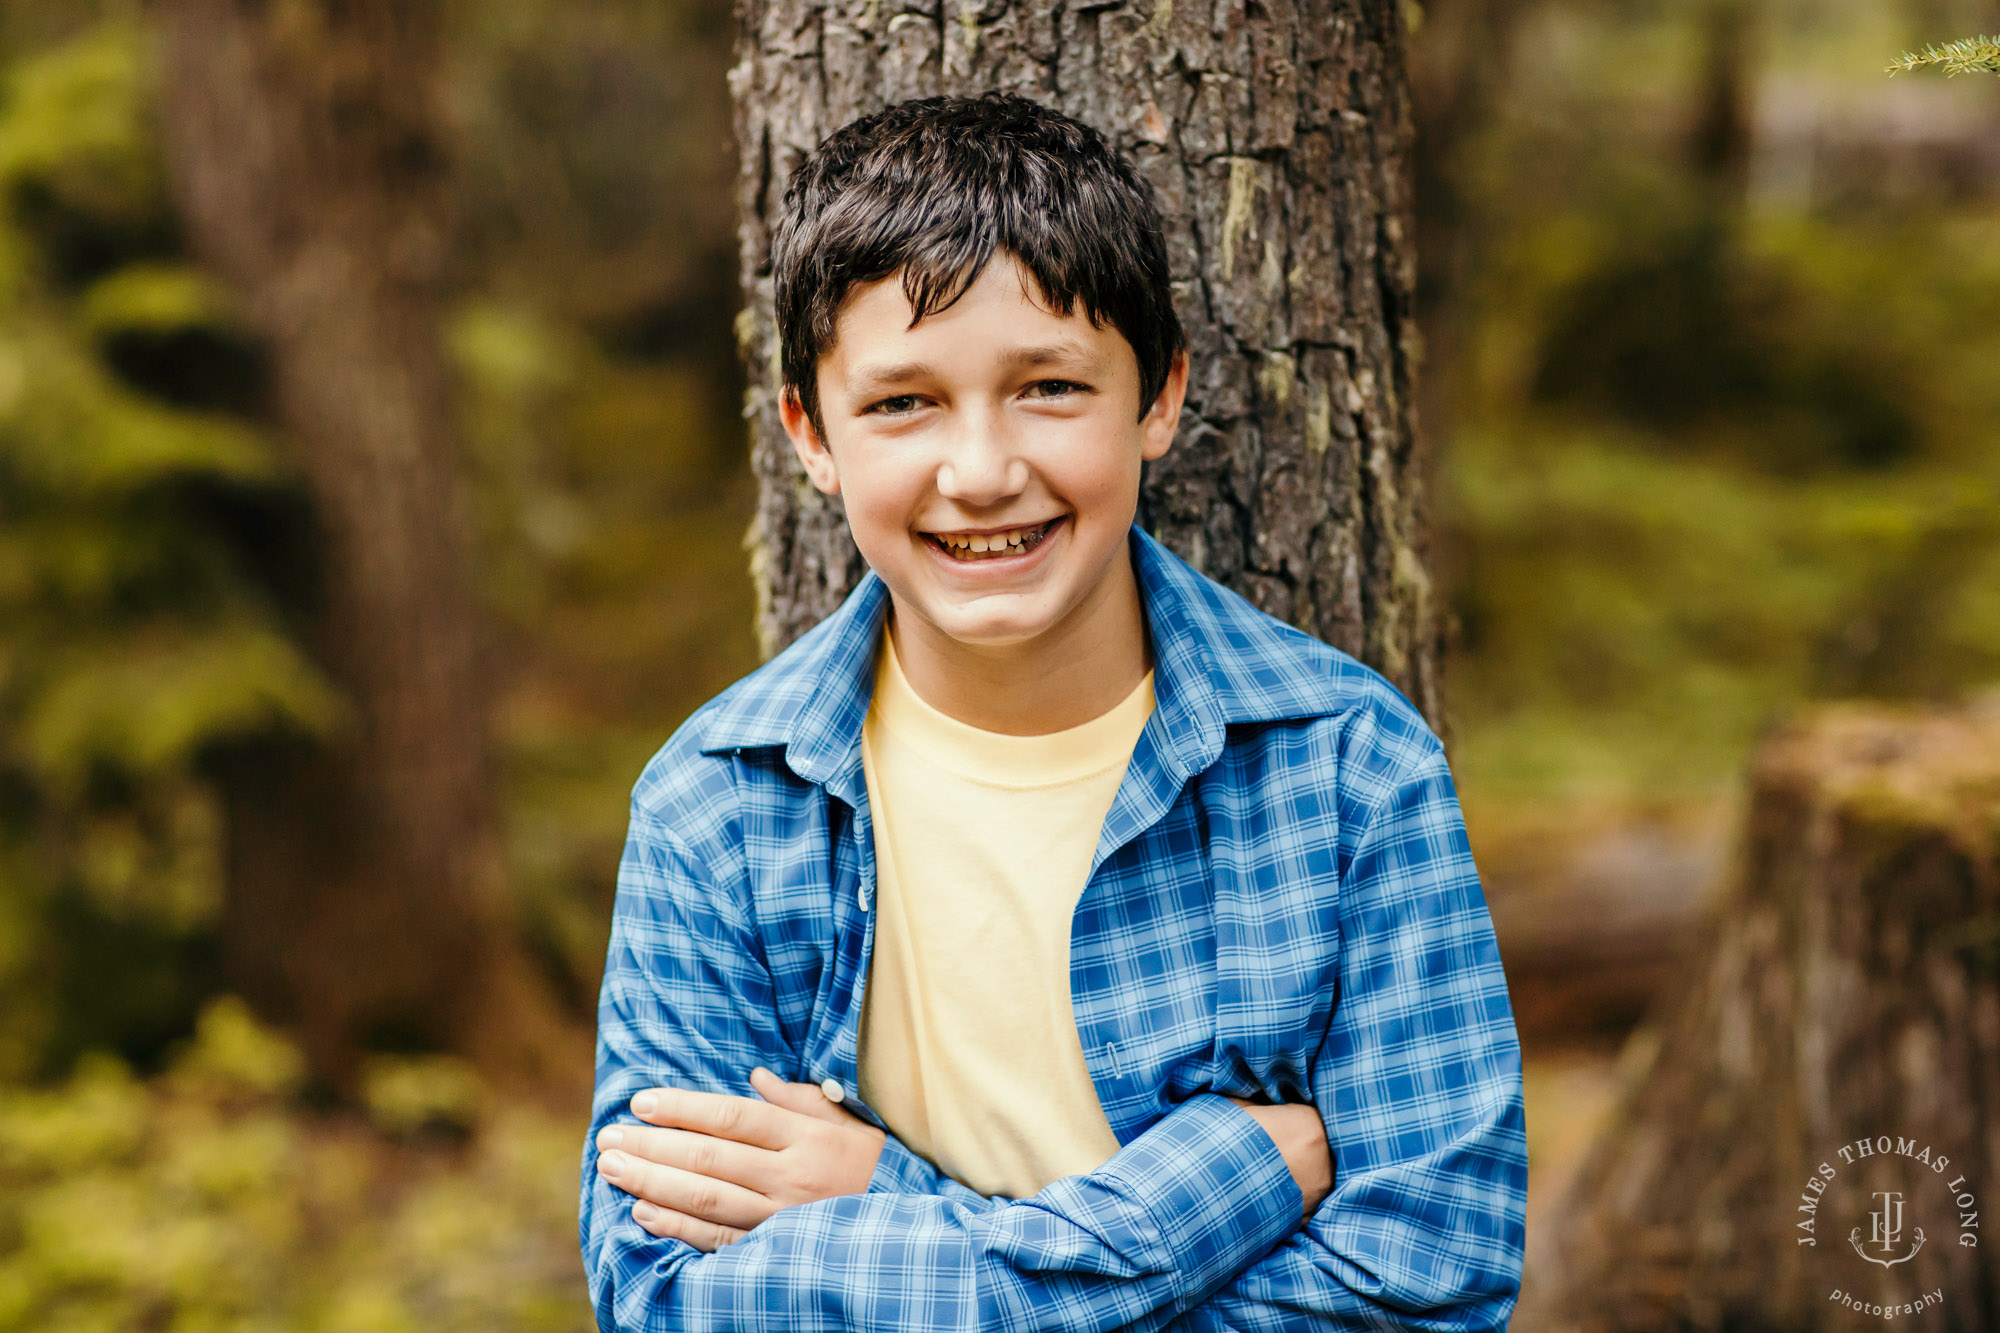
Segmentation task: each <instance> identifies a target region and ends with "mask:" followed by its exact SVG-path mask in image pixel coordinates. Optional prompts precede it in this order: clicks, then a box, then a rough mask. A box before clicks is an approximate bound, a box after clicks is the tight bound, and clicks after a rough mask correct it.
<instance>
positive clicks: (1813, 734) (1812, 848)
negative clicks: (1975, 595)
mask: <svg viewBox="0 0 2000 1333" xmlns="http://www.w3.org/2000/svg"><path fill="white" fill-rule="evenodd" d="M1632 1042H1633V1045H1632V1046H1631V1047H1629V1048H1628V1050H1627V1053H1626V1055H1627V1058H1626V1061H1625V1065H1626V1068H1627V1070H1628V1081H1627V1084H1626V1091H1625V1093H1624V1095H1623V1097H1622V1100H1621V1104H1620V1106H1619V1109H1618V1110H1617V1111H1616V1112H1615V1113H1614V1114H1613V1115H1612V1116H1611V1117H1610V1118H1609V1120H1608V1122H1607V1124H1606V1127H1605V1129H1604V1130H1603V1131H1602V1133H1601V1135H1600V1137H1599V1138H1598V1140H1597V1141H1596V1143H1595V1144H1594V1145H1593V1147H1592V1148H1591V1150H1590V1152H1589V1153H1588V1154H1587V1155H1586V1158H1585V1161H1584V1163H1583V1165H1582V1166H1581V1168H1580V1169H1579V1170H1578V1172H1577V1175H1576V1177H1575V1179H1574V1182H1573V1184H1572V1185H1571V1188H1570V1189H1569V1191H1568V1192H1567V1194H1566V1196H1565V1197H1564V1198H1563V1199H1562V1200H1561V1201H1560V1202H1558V1203H1557V1205H1556V1206H1555V1208H1554V1209H1553V1210H1552V1214H1551V1221H1550V1224H1549V1225H1548V1226H1547V1227H1546V1228H1544V1229H1543V1233H1542V1234H1541V1235H1540V1236H1538V1237H1536V1238H1534V1240H1533V1241H1531V1252H1530V1261H1529V1274H1528V1286H1527V1289H1526V1290H1525V1291H1524V1293H1523V1300H1522V1305H1521V1309H1520V1311H1519V1313H1518V1315H1517V1318H1516V1322H1515V1327H1517V1328H1519V1329H1522V1330H1524V1333H1545V1331H1547V1333H1555V1331H1557V1330H1569V1331H1573V1333H1654V1331H1656V1330H1676V1331H1677V1333H1695V1331H1696V1330H1704V1331H1707V1330H1712V1331H1714V1333H1722V1331H1723V1330H1730V1331H1731V1333H1735V1331H1738V1330H1760V1331H1763V1330H1769V1331H1771V1333H1779V1331H1784V1333H1789V1331H1791V1330H1818V1329H1833V1328H1840V1329H1852V1328H1866V1327H1873V1326H1875V1325H1876V1324H1877V1323H1880V1322H1888V1321H1890V1320H1893V1319H1899V1318H1919V1319H1921V1321H1922V1325H1921V1326H1922V1327H1923V1328H1924V1329H1927V1330H1931V1331H1932V1333H1945V1331H1947V1330H1949V1331H1950V1333H1987V1331H1990V1330H1995V1329H2000V1262H1996V1261H1997V1260H2000V1255H1996V1250H1995V1248H1994V1247H1995V1246H2000V1238H1996V1237H1990V1236H1988V1235H1987V1234H1986V1230H1987V1228H1985V1227H1984V1226H1982V1216H1981V1215H1982V1214H1983V1213H1985V1212H1986V1211H1987V1208H1986V1201H1987V1200H1988V1199H1989V1198H1995V1197H2000V1195H1995V1193H1994V1191H1996V1190H2000V1169H1996V1168H2000V707H1987V708H1983V709H1972V710H1965V711H1959V712H1942V711H1933V712H1927V713H1915V712H1893V711H1889V710H1886V709H1880V708H1875V709H1864V708H1859V707H1852V706H1847V707H1836V708H1827V709H1823V710H1820V711H1817V712H1814V713H1812V714H1810V715H1808V716H1805V717H1803V718H1801V719H1799V720H1797V721H1796V722H1794V723H1792V724H1790V725H1788V726H1786V727H1784V728H1782V729H1780V730H1778V731H1777V732H1776V733H1775V734H1773V735H1772V736H1770V737H1769V738H1768V739H1767V741H1766V742H1765V744H1764V745H1763V746H1762V747H1761V748H1760V751H1759V754H1758V757H1757V759H1756V761H1755V768H1754V787H1753V792H1752V797H1751V807H1750V812H1749V815H1748V818H1747V820H1746V823H1745V832H1744V835H1743V843H1742V847H1741V849H1740V852H1739V855H1738V858H1737V864H1736V867H1735V870H1734V873H1733V876H1732V884H1731V886H1730V889H1729V891H1728V892H1727V893H1725V894H1724V895H1723V896H1722V897H1721V898H1720V900H1719V905H1718V910H1717V911H1716V912H1715V913H1714V915H1713V916H1712V918H1711V919H1710V920H1709V921H1708V922H1707V923H1706V924H1705V927H1704V930H1703V941H1702V943H1701V944H1700V945H1699V946H1698V947H1697V950H1696V952H1695V953H1694V955H1693V956H1692V958H1691V960H1690V964H1689V966H1688V968H1687V969H1686V971H1685V972H1684V973H1683V975H1682V978H1681V979H1680V981H1679V982H1678V983H1677V984H1676V985H1675V986H1674V987H1672V988H1670V990H1669V991H1668V992H1667V994H1666V995H1665V996H1663V1002H1662V1005H1661V1006H1660V1008H1659V1009H1657V1010H1656V1011H1655V1014H1654V1017H1653V1018H1652V1019H1651V1020H1650V1021H1649V1022H1648V1023H1647V1024H1646V1025H1645V1026H1644V1027H1642V1028H1641V1029H1640V1031H1639V1032H1638V1033H1636V1034H1635V1035H1634V1037H1633V1038H1632ZM1857 1309H1858V1310H1859V1311H1860V1313H1859V1314H1857Z"/></svg>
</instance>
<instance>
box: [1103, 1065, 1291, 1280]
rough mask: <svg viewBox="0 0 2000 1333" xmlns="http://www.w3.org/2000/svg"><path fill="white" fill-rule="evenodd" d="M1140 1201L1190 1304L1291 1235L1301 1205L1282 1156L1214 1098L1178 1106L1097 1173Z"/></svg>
mask: <svg viewBox="0 0 2000 1333" xmlns="http://www.w3.org/2000/svg"><path fill="white" fill-rule="evenodd" d="M1097 1174H1099V1175H1100V1176H1110V1177H1113V1178H1115V1179H1116V1180H1118V1181H1120V1182H1121V1183H1123V1184H1124V1185H1126V1186H1127V1187H1128V1188H1129V1189H1130V1190H1131V1193H1132V1197H1134V1198H1136V1199H1139V1200H1142V1201H1143V1202H1144V1204H1145V1206H1146V1208H1147V1211H1149V1212H1150V1213H1151V1214H1152V1217H1153V1222H1154V1224H1155V1225H1156V1226H1157V1227H1158V1228H1159V1230H1160V1234H1161V1235H1162V1236H1164V1237H1165V1238H1166V1241H1167V1244H1168V1245H1169V1246H1170V1247H1171V1248H1172V1249H1173V1251H1174V1254H1175V1256H1176V1258H1177V1259H1178V1260H1179V1268H1180V1272H1181V1274H1182V1279H1183V1280H1182V1283H1181V1290H1182V1291H1183V1292H1185V1293H1188V1294H1190V1295H1191V1296H1192V1298H1193V1299H1192V1300H1190V1301H1188V1302H1187V1303H1188V1304H1190V1305H1192V1304H1198V1303H1199V1302H1200V1301H1202V1300H1205V1299H1206V1298H1207V1296H1208V1294H1209V1293H1211V1292H1213V1291H1215V1290H1217V1289H1219V1288H1220V1287H1221V1286H1222V1285H1223V1284H1224V1283H1226V1282H1228V1281H1229V1280H1230V1279H1231V1278H1233V1277H1234V1276H1235V1275H1236V1274H1237V1273H1239V1272H1241V1271H1242V1270H1243V1269H1245V1268H1247V1267H1248V1266H1249V1265H1250V1264H1251V1263H1252V1262H1254V1261H1255V1260H1257V1259H1259V1258H1261V1257H1262V1256H1263V1255H1264V1254H1265V1253H1266V1252H1267V1251H1268V1250H1270V1249H1271V1247H1272V1246H1274V1245H1276V1244H1277V1243H1278V1242H1279V1241H1281V1240H1283V1239H1284V1238H1285V1237H1286V1236H1289V1235H1290V1234H1291V1233H1292V1232H1294V1231H1296V1230H1297V1229H1298V1227H1299V1221H1300V1217H1301V1215H1302V1212H1303V1209H1304V1203H1305V1200H1304V1198H1303V1196H1301V1194H1300V1193H1299V1186H1298V1182H1297V1181H1296V1180H1294V1179H1293V1178H1292V1169H1291V1168H1290V1167H1288V1166H1286V1165H1285V1158H1284V1154H1282V1153H1280V1152H1279V1151H1278V1145H1277V1144H1276V1143H1275V1142H1273V1141H1272V1139H1271V1136H1270V1135H1269V1134H1267V1133H1265V1132H1264V1127H1263V1126H1262V1125H1260V1124H1258V1123H1257V1121H1256V1118H1255V1117H1253V1116H1252V1115H1251V1114H1250V1113H1249V1112H1248V1111H1245V1110H1244V1109H1243V1108H1242V1107H1240V1106H1238V1105H1236V1104H1235V1103H1234V1102H1232V1101H1230V1100H1229V1099H1228V1098H1226V1097H1223V1096H1220V1095H1218V1094H1216V1093H1206V1092H1205V1093H1201V1094H1199V1095H1197V1096H1194V1097H1190V1098H1189V1099H1188V1100H1187V1101H1184V1102H1182V1103H1180V1104H1179V1105H1178V1106H1176V1107H1175V1108H1174V1109H1173V1110H1172V1111H1171V1112H1169V1113H1168V1114H1167V1115H1166V1116H1165V1117H1163V1118H1162V1119H1161V1120H1160V1121H1159V1123H1157V1124H1155V1125H1154V1126H1153V1127H1152V1128H1151V1129H1149V1130H1147V1131H1146V1132H1145V1133H1143V1134H1141V1135H1140V1136H1139V1137H1138V1138H1136V1139H1133V1140H1132V1141H1131V1142H1130V1143H1128V1144H1126V1145H1125V1146H1124V1147H1123V1148H1121V1149H1119V1150H1118V1152H1117V1153H1116V1154H1115V1155H1114V1156H1113V1157H1112V1158H1111V1159H1110V1160H1109V1161H1108V1162H1106V1163H1105V1164H1104V1165H1103V1166H1102V1167H1100V1168H1099V1169H1098V1173H1097Z"/></svg>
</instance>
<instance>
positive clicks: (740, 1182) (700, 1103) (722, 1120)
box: [597, 1067, 888, 1251]
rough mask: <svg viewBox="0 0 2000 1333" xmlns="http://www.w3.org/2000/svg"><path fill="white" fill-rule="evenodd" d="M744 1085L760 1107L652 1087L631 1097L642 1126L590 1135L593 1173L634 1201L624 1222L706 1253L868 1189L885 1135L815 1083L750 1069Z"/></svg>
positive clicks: (750, 1099) (751, 1100)
mask: <svg viewBox="0 0 2000 1333" xmlns="http://www.w3.org/2000/svg"><path fill="white" fill-rule="evenodd" d="M750 1086H751V1087H752V1088H754V1089H756V1091H757V1094H758V1096H760V1097H762V1098H763V1100H762V1101H758V1100H757V1099H756V1098H754V1097H730V1096H725V1095H723V1094H720V1093H713V1092H695V1091H693V1090H692V1089H687V1088H651V1089H648V1090H647V1091H645V1092H642V1093H640V1094H638V1095H637V1096H636V1097H634V1098H633V1099H632V1114H634V1115H636V1116H638V1117H639V1118H640V1119H641V1120H644V1121H646V1122H647V1123H646V1124H645V1125H606V1126H605V1127H604V1128H603V1129H601V1130H599V1131H598V1134H597V1148H598V1153H599V1156H598V1159H597V1172H598V1174H599V1175H601V1176H603V1177H604V1178H605V1179H606V1180H608V1181H610V1182H611V1183H612V1184H614V1185H616V1186H617V1187H618V1188H619V1189H621V1190H624V1191H625V1192H626V1193H627V1194H634V1195H637V1196H638V1199H639V1201H638V1202H637V1203H635V1204H633V1205H632V1220H633V1221H635V1222H637V1223H638V1224H639V1225H640V1226H642V1227H644V1228H645V1229H646V1230H647V1231H648V1232H650V1233H652V1234H653V1235H655V1236H659V1237H661V1238H663V1239H664V1238H667V1237H673V1238H676V1239H679V1240H684V1241H686V1242H687V1243H688V1244H690V1245H692V1246H694V1247H695V1248H696V1249H698V1250H703V1251H712V1250H716V1249H719V1248H720V1247H722V1246H724V1245H729V1244H733V1243H734V1242H736V1241H738V1240H741V1239H742V1238H743V1235H744V1233H746V1232H747V1231H749V1230H750V1229H751V1228H752V1227H754V1226H756V1225H757V1224H758V1223H759V1222H762V1221H763V1220H764V1219H765V1218H767V1217H769V1216H771V1214H773V1213H775V1212H777V1211H778V1210H780V1209H782V1208H790V1207H792V1206H794V1205H796V1204H801V1203H811V1202H812V1201H813V1200H815V1199H830V1198H832V1197H834V1196H835V1195H837V1194H860V1193H862V1192H863V1191H865V1190H866V1189H867V1188H868V1181H869V1180H870V1178H871V1177H873V1176H874V1174H875V1164H876V1162H877V1161H878V1160H880V1158H881V1156H882V1144H883V1143H884V1141H886V1139H887V1138H888V1135H886V1134H884V1133H883V1132H882V1131H881V1130H879V1129H877V1128H875V1127H874V1126H873V1125H871V1124H869V1123H868V1122H867V1121H865V1120H862V1119H861V1118H860V1117H859V1116H856V1115H854V1114H853V1113H851V1112H848V1111H843V1110H842V1109H840V1108H839V1107H838V1106H836V1105H834V1104H833V1103H832V1102H830V1101H828V1100H827V1096H826V1094H825V1093H823V1092H821V1091H820V1090H819V1087H818V1085H817V1084H812V1083H787V1082H785V1081H784V1080H783V1079H781V1078H779V1077H778V1076H777V1075H776V1074H773V1073H772V1072H771V1071H770V1070H768V1069H764V1068H761V1067H759V1068H757V1069H753V1070H751V1071H750ZM655 1126H657V1128H655Z"/></svg>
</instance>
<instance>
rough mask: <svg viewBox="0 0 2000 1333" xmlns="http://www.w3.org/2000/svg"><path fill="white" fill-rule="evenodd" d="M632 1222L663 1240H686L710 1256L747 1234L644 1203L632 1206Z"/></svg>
mask: <svg viewBox="0 0 2000 1333" xmlns="http://www.w3.org/2000/svg"><path fill="white" fill-rule="evenodd" d="M632 1220H633V1221H634V1222H637V1223H638V1224H639V1225H640V1226H641V1227H643V1228H645V1230H646V1231H647V1232H649V1233H650V1234H652V1235H655V1236H658V1237H659V1238H660V1239H661V1240H684V1241H686V1242H687V1243H688V1244H690V1245H692V1246H694V1247H695V1248H696V1249H697V1250H702V1251H705V1252H708V1253H713V1252H714V1251H716V1250H719V1249H721V1248H722V1247H723V1246H725V1245H734V1244H735V1243H736V1242H737V1241H739V1240H742V1239H743V1237H744V1234H745V1233H744V1232H742V1231H739V1230H738V1229H737V1228H735V1227H726V1226H722V1225H720V1224H719V1223H715V1222H705V1221H703V1220H702V1219H701V1218H699V1217H689V1216H688V1215H687V1214H686V1213H679V1212H675V1211H674V1210H673V1209H671V1208H657V1207H655V1206H654V1205H652V1204H650V1203H645V1202H643V1201H642V1202H639V1203H635V1204H633V1205H632Z"/></svg>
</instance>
